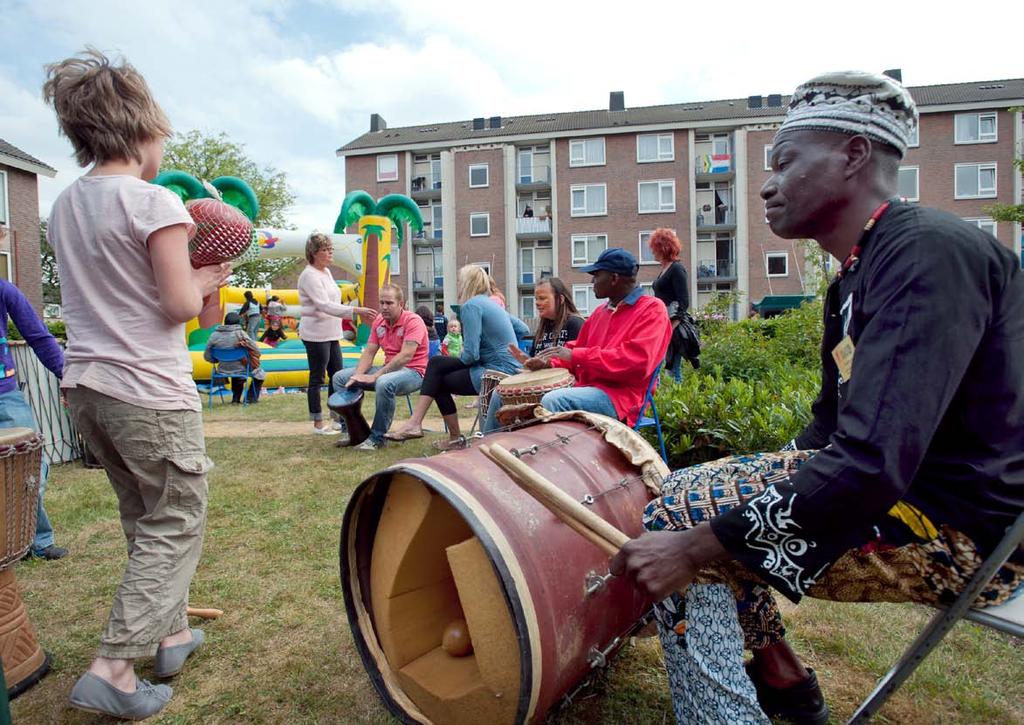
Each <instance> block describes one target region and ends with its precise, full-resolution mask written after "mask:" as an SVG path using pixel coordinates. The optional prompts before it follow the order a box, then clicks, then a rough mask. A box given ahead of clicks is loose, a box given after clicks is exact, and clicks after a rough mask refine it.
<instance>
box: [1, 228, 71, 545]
mask: <svg viewBox="0 0 1024 725" xmlns="http://www.w3.org/2000/svg"><path fill="white" fill-rule="evenodd" d="M5 231H6V230H4V229H3V228H0V239H2V238H3V236H4V234H5ZM8 317H10V319H11V320H12V321H13V322H14V326H15V327H17V328H18V332H19V333H21V336H22V337H23V338H24V339H25V342H27V343H28V344H29V345H30V346H31V347H32V351H33V352H35V354H36V357H38V358H39V360H40V361H41V362H42V363H43V365H45V366H46V368H47V369H48V370H49V371H50V372H52V373H53V374H54V375H56V376H57V377H58V378H59V377H61V375H62V374H63V372H64V353H63V352H62V351H61V349H60V345H58V344H57V340H55V339H54V337H53V335H51V334H50V331H49V330H47V329H46V325H44V324H43V323H42V320H40V319H39V316H38V315H37V314H36V311H35V310H34V309H32V305H31V303H30V302H29V301H28V299H26V297H25V295H23V294H22V293H21V290H19V289H18V288H17V287H15V286H14V285H13V284H11V283H10V282H8V281H6V280H0V334H2V335H3V336H2V337H0V428H31V429H32V430H34V431H38V430H39V426H38V425H36V418H35V415H34V414H33V413H32V408H31V407H29V404H28V403H27V402H26V401H25V396H24V395H22V393H21V390H19V389H18V378H17V377H16V375H15V367H14V357H13V356H12V355H11V349H10V345H8V343H7V319H8ZM49 469H50V466H49V464H48V463H47V462H46V459H45V458H44V459H43V468H42V473H41V476H40V479H39V480H40V483H39V503H38V517H37V519H36V536H35V539H34V540H33V542H32V548H31V549H30V551H31V554H32V556H37V557H39V558H41V559H46V560H49V561H52V560H54V559H61V558H63V557H65V556H66V555H67V553H68V550H67V549H65V548H62V547H60V546H57V545H56V544H55V543H54V539H53V526H52V525H51V524H50V519H49V517H48V516H47V515H46V509H45V508H43V492H44V491H46V477H47V474H48V473H49Z"/></svg>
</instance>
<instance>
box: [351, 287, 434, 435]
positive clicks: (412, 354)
mask: <svg viewBox="0 0 1024 725" xmlns="http://www.w3.org/2000/svg"><path fill="white" fill-rule="evenodd" d="M379 306H380V315H379V316H378V317H377V319H375V320H374V321H373V324H372V325H371V326H370V339H369V340H368V341H367V343H366V347H365V348H363V354H362V356H360V358H359V362H358V363H357V364H356V366H355V367H354V368H345V369H344V370H339V371H338V372H337V373H335V374H334V377H333V378H332V379H331V382H332V385H333V389H334V390H341V389H342V388H343V387H346V388H347V387H351V386H352V385H355V384H356V383H360V384H361V385H362V386H363V387H366V388H369V387H370V386H371V385H372V386H373V390H374V392H375V393H376V394H377V404H376V408H377V410H376V413H374V416H373V425H371V426H370V437H369V438H367V439H366V440H365V441H363V443H361V444H360V445H359V446H357V447H356V449H357V450H360V451H375V450H377V449H378V448H383V447H384V434H385V433H387V432H388V428H390V427H391V420H392V419H393V418H394V417H395V398H396V397H397V396H399V395H408V394H410V393H414V392H416V391H417V390H419V389H420V385H421V384H422V383H423V371H424V370H426V369H427V357H428V352H429V343H428V342H427V326H426V325H425V324H424V322H423V319H422V318H421V317H420V316H419V315H417V314H415V313H413V312H410V311H409V310H407V309H405V294H404V293H403V292H402V288H401V287H399V286H398V285H394V284H386V285H384V286H383V287H381V288H380V305H379ZM380 349H383V350H384V364H383V365H381V366H380V367H374V365H373V358H374V357H375V356H376V355H377V350H380ZM335 445H337V446H347V445H348V439H347V438H342V439H341V440H339V441H338V442H337V443H335Z"/></svg>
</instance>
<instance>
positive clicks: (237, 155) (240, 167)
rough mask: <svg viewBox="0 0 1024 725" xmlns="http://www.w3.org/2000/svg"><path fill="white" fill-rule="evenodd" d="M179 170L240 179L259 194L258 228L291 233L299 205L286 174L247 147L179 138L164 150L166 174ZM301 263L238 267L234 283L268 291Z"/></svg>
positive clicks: (194, 134) (193, 134) (218, 138)
mask: <svg viewBox="0 0 1024 725" xmlns="http://www.w3.org/2000/svg"><path fill="white" fill-rule="evenodd" d="M171 169H177V170H179V171H184V172H186V173H189V174H192V176H195V177H196V178H197V179H201V180H204V181H212V180H213V179H216V178H217V177H219V176H237V177H238V178H240V179H242V180H243V181H245V182H246V183H247V184H249V186H251V187H252V190H253V191H254V192H255V193H256V198H257V199H258V200H259V203H260V213H259V216H257V217H256V225H257V226H263V227H272V228H277V229H291V228H294V227H293V226H291V225H289V224H288V222H287V217H286V214H287V211H288V209H289V208H290V207H291V205H292V204H293V203H294V202H295V195H294V194H292V192H291V189H289V188H288V179H287V176H286V175H285V173H284V172H283V171H278V170H277V169H275V168H274V167H272V166H263V167H260V166H259V165H257V163H256V162H255V161H253V160H252V159H250V158H249V157H248V156H247V155H246V153H245V146H244V145H243V144H240V143H235V142H234V141H232V140H231V139H230V138H229V137H228V135H227V134H226V133H223V132H221V133H219V134H216V135H210V134H204V133H202V132H201V131H198V130H195V129H193V130H191V131H188V132H186V133H179V134H175V136H174V138H172V139H171V140H170V141H168V142H167V145H166V146H165V148H164V160H163V164H162V168H161V170H162V171H169V170H171ZM298 261H299V260H297V259H258V260H256V261H254V262H247V263H246V264H241V265H239V266H237V267H235V270H234V278H233V282H234V283H235V284H237V285H239V286H242V287H265V286H266V285H268V284H270V283H271V281H272V280H273V279H275V278H276V277H279V276H281V275H283V274H287V273H288V271H290V270H291V269H292V268H293V267H294V266H295V265H296V264H297V263H298Z"/></svg>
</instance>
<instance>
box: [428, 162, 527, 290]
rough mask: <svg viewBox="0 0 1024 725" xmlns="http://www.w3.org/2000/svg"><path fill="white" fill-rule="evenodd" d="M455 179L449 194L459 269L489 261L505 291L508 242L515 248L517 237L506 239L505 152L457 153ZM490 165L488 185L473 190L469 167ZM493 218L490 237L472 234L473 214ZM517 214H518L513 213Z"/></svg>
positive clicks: (446, 192) (493, 274)
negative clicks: (453, 199) (482, 214)
mask: <svg viewBox="0 0 1024 725" xmlns="http://www.w3.org/2000/svg"><path fill="white" fill-rule="evenodd" d="M453 161H454V172H453V173H454V179H453V180H452V187H453V188H452V189H446V190H445V192H444V193H445V194H446V195H447V194H449V193H453V192H454V194H455V220H454V221H455V225H454V230H455V259H456V267H461V266H462V265H464V264H467V263H472V262H488V263H490V265H491V276H492V277H494V281H495V282H497V283H498V286H499V287H501V289H502V291H503V292H505V293H506V294H507V292H508V290H506V289H505V286H506V285H505V280H506V277H505V274H506V270H507V265H506V264H505V248H506V247H505V245H506V242H507V243H508V244H511V245H513V246H515V243H516V240H515V237H513V238H512V239H509V240H506V237H505V162H504V154H503V152H502V149H500V148H494V149H474V150H467V151H457V152H456V153H455V154H454V158H453ZM476 164H487V166H488V168H487V175H488V185H487V186H486V187H483V188H479V189H471V188H469V167H470V166H471V165H476ZM478 213H487V214H490V215H491V219H490V234H489V235H488V236H486V237H471V236H470V235H469V216H470V214H478ZM513 213H514V211H513Z"/></svg>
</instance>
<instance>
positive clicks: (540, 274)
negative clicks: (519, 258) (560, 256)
mask: <svg viewBox="0 0 1024 725" xmlns="http://www.w3.org/2000/svg"><path fill="white" fill-rule="evenodd" d="M553 274H554V270H553V269H551V267H533V268H532V269H524V270H520V272H519V286H520V287H530V286H533V285H535V284H537V283H538V282H540V281H541V280H542V279H544V278H545V277H551V276H552V275H553Z"/></svg>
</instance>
